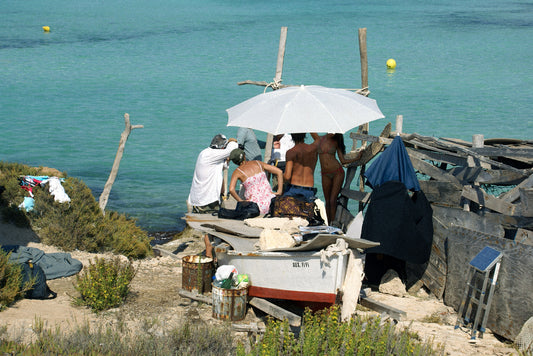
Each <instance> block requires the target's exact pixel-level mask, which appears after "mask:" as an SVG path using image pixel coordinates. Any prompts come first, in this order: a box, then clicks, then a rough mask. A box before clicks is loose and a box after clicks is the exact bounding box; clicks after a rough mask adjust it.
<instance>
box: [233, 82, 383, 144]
mask: <svg viewBox="0 0 533 356" xmlns="http://www.w3.org/2000/svg"><path fill="white" fill-rule="evenodd" d="M226 111H227V112H228V126H238V127H247V128H251V129H254V130H260V131H264V132H267V133H271V134H274V135H277V134H282V133H298V132H330V133H345V132H346V131H348V130H350V129H353V128H354V127H357V126H359V125H362V124H365V123H367V122H370V121H373V120H377V119H381V118H383V117H385V116H384V115H383V114H382V113H381V110H379V108H378V105H377V103H376V101H375V100H374V99H370V98H367V97H365V96H363V95H360V94H356V93H354V92H351V91H349V90H345V89H334V88H326V87H322V86H318V85H308V86H305V85H302V86H299V87H298V86H295V87H286V88H283V89H279V90H275V91H271V92H268V93H263V94H260V95H257V96H254V97H253V98H250V99H248V100H246V101H243V102H242V103H240V104H237V105H235V106H233V107H231V108H229V109H227V110H226Z"/></svg>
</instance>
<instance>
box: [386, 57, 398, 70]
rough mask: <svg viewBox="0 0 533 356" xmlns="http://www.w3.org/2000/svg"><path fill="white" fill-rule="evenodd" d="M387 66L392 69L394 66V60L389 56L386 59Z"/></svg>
mask: <svg viewBox="0 0 533 356" xmlns="http://www.w3.org/2000/svg"><path fill="white" fill-rule="evenodd" d="M387 68H389V69H394V68H396V61H395V60H394V59H392V58H390V59H389V60H388V61H387Z"/></svg>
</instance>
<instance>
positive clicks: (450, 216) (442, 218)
mask: <svg viewBox="0 0 533 356" xmlns="http://www.w3.org/2000/svg"><path fill="white" fill-rule="evenodd" d="M431 208H432V209H433V220H437V221H438V222H439V224H440V225H442V226H444V227H446V229H447V228H449V227H450V226H452V225H458V226H464V227H465V228H467V229H470V230H476V231H480V232H485V233H487V234H490V235H494V236H497V237H504V236H505V231H504V229H503V227H502V226H501V220H499V219H491V218H487V217H486V216H483V217H482V216H479V215H478V214H476V213H472V212H469V211H464V210H462V209H457V208H450V207H445V206H440V205H437V204H431ZM485 215H491V214H489V213H486V214H485ZM497 215H498V216H502V215H500V214H497ZM433 227H434V228H435V230H434V231H435V232H436V233H439V232H442V233H443V236H445V235H447V234H448V232H447V231H446V230H441V229H439V226H436V225H435V223H434V224H433Z"/></svg>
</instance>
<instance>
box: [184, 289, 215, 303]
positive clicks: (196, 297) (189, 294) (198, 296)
mask: <svg viewBox="0 0 533 356" xmlns="http://www.w3.org/2000/svg"><path fill="white" fill-rule="evenodd" d="M178 294H179V295H180V296H182V297H185V298H189V299H192V300H197V301H199V302H202V303H205V304H209V305H211V304H213V298H211V297H207V296H205V295H202V294H198V293H193V292H189V291H188V290H185V289H180V290H179V291H178Z"/></svg>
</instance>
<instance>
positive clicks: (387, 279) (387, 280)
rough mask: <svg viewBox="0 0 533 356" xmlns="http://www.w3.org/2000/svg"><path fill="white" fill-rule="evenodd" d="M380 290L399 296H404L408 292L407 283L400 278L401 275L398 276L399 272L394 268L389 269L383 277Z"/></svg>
mask: <svg viewBox="0 0 533 356" xmlns="http://www.w3.org/2000/svg"><path fill="white" fill-rule="evenodd" d="M379 291H380V293H385V294H390V295H395V296H398V297H403V296H404V295H406V294H407V291H406V290H405V285H404V284H403V282H402V280H401V279H400V276H398V273H397V272H396V271H395V270H393V269H389V270H388V271H387V272H386V273H385V274H384V275H383V277H381V282H380V284H379Z"/></svg>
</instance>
